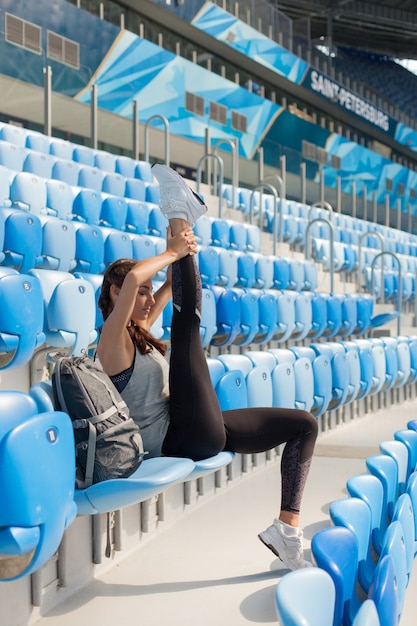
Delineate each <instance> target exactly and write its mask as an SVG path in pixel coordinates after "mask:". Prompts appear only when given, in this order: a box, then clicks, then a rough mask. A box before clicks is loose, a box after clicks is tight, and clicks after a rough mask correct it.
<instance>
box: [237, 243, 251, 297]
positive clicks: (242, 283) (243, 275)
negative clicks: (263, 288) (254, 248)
mask: <svg viewBox="0 0 417 626" xmlns="http://www.w3.org/2000/svg"><path fill="white" fill-rule="evenodd" d="M255 284H256V275H255V259H254V257H253V256H252V254H251V253H250V252H238V253H237V283H236V287H242V288H246V289H252V287H254V286H255Z"/></svg>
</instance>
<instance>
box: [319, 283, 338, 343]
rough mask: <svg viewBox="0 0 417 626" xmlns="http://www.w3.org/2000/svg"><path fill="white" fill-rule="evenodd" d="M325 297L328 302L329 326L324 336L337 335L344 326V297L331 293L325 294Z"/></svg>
mask: <svg viewBox="0 0 417 626" xmlns="http://www.w3.org/2000/svg"><path fill="white" fill-rule="evenodd" d="M323 295H324V294H323ZM324 297H325V298H326V304H327V327H326V330H325V331H324V332H323V337H328V338H329V337H335V336H336V335H338V334H339V330H340V328H341V326H342V298H341V296H340V295H337V294H331V293H329V294H325V295H324Z"/></svg>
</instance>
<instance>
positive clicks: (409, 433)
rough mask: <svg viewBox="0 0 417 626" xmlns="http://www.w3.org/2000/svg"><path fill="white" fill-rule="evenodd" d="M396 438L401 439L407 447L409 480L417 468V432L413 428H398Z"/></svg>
mask: <svg viewBox="0 0 417 626" xmlns="http://www.w3.org/2000/svg"><path fill="white" fill-rule="evenodd" d="M394 439H396V440H397V441H401V442H402V443H403V444H404V445H405V446H406V448H407V452H408V459H407V481H408V479H409V478H410V476H411V474H412V473H413V472H415V471H416V469H417V432H416V431H415V430H411V429H404V430H396V431H395V433H394Z"/></svg>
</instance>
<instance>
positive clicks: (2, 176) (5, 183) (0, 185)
mask: <svg viewBox="0 0 417 626" xmlns="http://www.w3.org/2000/svg"><path fill="white" fill-rule="evenodd" d="M15 173H16V172H13V171H12V170H9V169H8V168H7V167H4V165H0V206H10V205H11V200H10V185H11V183H12V180H13V178H14V176H15Z"/></svg>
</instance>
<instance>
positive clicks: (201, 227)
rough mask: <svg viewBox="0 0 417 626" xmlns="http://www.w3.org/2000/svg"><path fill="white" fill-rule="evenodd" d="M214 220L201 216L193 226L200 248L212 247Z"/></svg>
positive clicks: (207, 216)
mask: <svg viewBox="0 0 417 626" xmlns="http://www.w3.org/2000/svg"><path fill="white" fill-rule="evenodd" d="M212 220H213V218H212V217H210V216H209V215H207V214H205V215H201V216H200V217H199V218H198V220H196V222H195V224H194V225H193V230H194V234H195V236H196V239H197V243H198V245H199V246H210V245H211V222H212Z"/></svg>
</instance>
